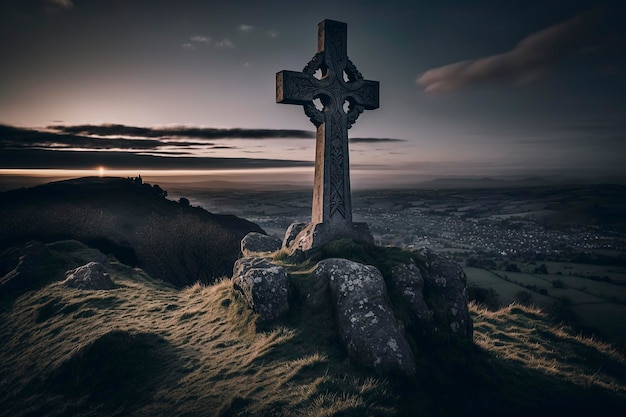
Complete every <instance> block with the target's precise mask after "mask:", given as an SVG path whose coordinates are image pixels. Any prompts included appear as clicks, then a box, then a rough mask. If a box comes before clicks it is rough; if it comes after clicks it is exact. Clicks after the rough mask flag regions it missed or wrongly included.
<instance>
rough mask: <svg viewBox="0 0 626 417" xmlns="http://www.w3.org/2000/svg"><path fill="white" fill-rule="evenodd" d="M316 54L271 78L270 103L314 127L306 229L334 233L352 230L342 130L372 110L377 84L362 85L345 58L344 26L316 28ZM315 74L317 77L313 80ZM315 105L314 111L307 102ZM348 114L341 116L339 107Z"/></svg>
mask: <svg viewBox="0 0 626 417" xmlns="http://www.w3.org/2000/svg"><path fill="white" fill-rule="evenodd" d="M317 51H318V52H317V54H315V56H314V57H313V59H312V60H311V61H310V62H309V63H308V64H307V66H306V67H305V68H304V70H303V71H302V72H296V71H280V72H278V73H276V102H277V103H284V104H300V105H303V106H304V112H305V114H306V115H307V116H308V117H309V119H310V120H311V122H312V123H313V124H314V125H315V126H316V127H317V140H316V149H315V179H314V185H313V214H312V219H311V222H312V224H318V223H325V224H328V225H329V226H331V227H333V228H337V229H349V228H350V227H351V225H352V201H351V196H350V163H349V154H348V129H349V128H350V127H351V126H352V124H353V123H354V122H355V121H356V119H357V118H358V117H359V115H360V114H361V113H362V112H363V110H374V109H377V108H378V92H379V85H378V82H377V81H368V80H364V79H363V76H362V75H361V73H360V72H359V71H358V70H357V69H356V67H355V65H354V64H353V63H352V61H350V59H348V54H347V25H346V24H345V23H342V22H336V21H333V20H324V21H322V22H320V23H319V25H318V35H317ZM317 70H320V71H321V73H322V76H321V78H320V79H317V78H316V77H315V73H316V71H317ZM318 98H319V99H320V101H321V102H322V104H323V106H324V108H323V110H321V111H320V110H318V109H317V108H316V107H315V105H314V103H313V100H315V99H318ZM346 102H347V103H348V111H347V113H346V111H344V103H346Z"/></svg>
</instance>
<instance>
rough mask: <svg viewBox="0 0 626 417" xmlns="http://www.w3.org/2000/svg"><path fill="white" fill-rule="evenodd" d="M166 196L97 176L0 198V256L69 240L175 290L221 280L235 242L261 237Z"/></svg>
mask: <svg viewBox="0 0 626 417" xmlns="http://www.w3.org/2000/svg"><path fill="white" fill-rule="evenodd" d="M166 194H167V193H166V192H164V191H163V190H162V189H161V188H160V187H159V186H158V185H154V186H151V185H149V184H143V183H141V182H140V181H136V180H133V179H125V178H98V177H86V178H79V179H73V180H66V181H59V182H53V183H49V184H45V185H40V186H36V187H32V188H21V189H18V190H13V191H7V192H4V193H0V251H2V250H4V249H6V248H8V247H11V246H15V245H22V244H24V243H25V242H27V241H29V240H40V241H43V242H54V241H56V240H60V239H76V240H79V241H82V242H84V243H86V244H88V245H89V246H92V247H95V248H98V249H99V250H101V251H103V252H105V253H107V254H109V253H110V254H113V255H115V257H116V258H117V259H118V260H119V261H121V262H123V263H125V264H127V265H131V266H136V265H137V266H141V267H142V268H143V269H145V270H146V271H148V272H149V273H150V274H151V275H152V276H153V277H155V278H159V279H163V280H165V281H168V282H171V283H173V284H175V285H178V286H182V285H188V284H192V283H194V282H196V281H200V282H205V283H208V282H213V281H214V280H215V279H216V278H219V277H221V276H224V275H229V274H230V272H231V271H232V264H233V262H234V261H235V260H236V259H237V256H238V254H239V242H240V241H241V239H242V238H243V237H244V236H245V235H246V234H247V233H248V232H251V231H256V232H263V230H262V229H261V228H260V227H259V226H257V225H256V224H254V223H251V222H249V221H247V220H244V219H241V218H238V217H236V216H232V215H217V214H212V213H209V212H207V211H205V210H203V209H202V208H199V207H190V206H188V205H186V204H182V203H179V202H175V201H170V200H168V199H166V198H165V196H166ZM1 272H2V271H0V273H1Z"/></svg>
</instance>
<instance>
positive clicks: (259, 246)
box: [241, 232, 283, 256]
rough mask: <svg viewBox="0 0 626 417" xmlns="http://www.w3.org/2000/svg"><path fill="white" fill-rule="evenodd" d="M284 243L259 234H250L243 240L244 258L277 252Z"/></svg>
mask: <svg viewBox="0 0 626 417" xmlns="http://www.w3.org/2000/svg"><path fill="white" fill-rule="evenodd" d="M282 244H283V242H282V241H280V240H279V239H276V238H273V237H271V236H267V235H264V234H261V233H257V232H250V233H248V234H247V235H246V236H245V237H244V238H243V239H242V240H241V253H243V256H253V255H254V254H258V253H268V252H275V251H277V250H279V249H280V248H281V246H282Z"/></svg>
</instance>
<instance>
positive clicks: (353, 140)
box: [350, 138, 405, 143]
mask: <svg viewBox="0 0 626 417" xmlns="http://www.w3.org/2000/svg"><path fill="white" fill-rule="evenodd" d="M404 141H405V140H404V139H390V138H350V142H351V143H383V142H404Z"/></svg>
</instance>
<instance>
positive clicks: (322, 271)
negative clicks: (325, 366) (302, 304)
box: [313, 259, 415, 374]
mask: <svg viewBox="0 0 626 417" xmlns="http://www.w3.org/2000/svg"><path fill="white" fill-rule="evenodd" d="M315 279H316V281H317V283H316V284H317V285H316V289H317V291H318V294H317V297H320V296H322V297H323V296H324V295H325V293H326V294H330V299H331V303H332V306H333V307H334V311H335V317H336V323H337V327H338V331H339V337H340V339H341V341H342V343H343V345H344V346H345V348H346V349H347V351H348V353H349V354H350V356H351V357H352V358H353V359H355V360H356V361H357V362H359V363H361V364H362V365H364V366H367V367H369V368H373V369H377V370H382V371H391V372H397V371H400V372H402V373H405V374H411V373H413V372H414V371H415V359H414V358H413V354H412V352H411V348H410V347H409V344H408V342H407V340H406V337H405V335H404V333H403V329H402V328H401V327H400V325H399V324H398V322H397V320H396V319H395V317H394V315H393V311H392V309H391V307H390V306H389V304H388V303H387V295H386V289H385V281H384V279H383V276H382V275H381V273H380V271H378V269H376V268H375V267H373V266H370V265H363V264H360V263H357V262H352V261H349V260H347V259H326V260H324V261H322V262H320V263H319V264H318V265H317V268H316V270H315ZM326 287H327V288H328V292H326V291H323V289H324V288H326ZM320 290H322V291H320ZM313 297H314V298H315V296H313Z"/></svg>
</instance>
